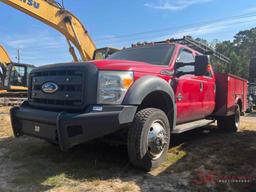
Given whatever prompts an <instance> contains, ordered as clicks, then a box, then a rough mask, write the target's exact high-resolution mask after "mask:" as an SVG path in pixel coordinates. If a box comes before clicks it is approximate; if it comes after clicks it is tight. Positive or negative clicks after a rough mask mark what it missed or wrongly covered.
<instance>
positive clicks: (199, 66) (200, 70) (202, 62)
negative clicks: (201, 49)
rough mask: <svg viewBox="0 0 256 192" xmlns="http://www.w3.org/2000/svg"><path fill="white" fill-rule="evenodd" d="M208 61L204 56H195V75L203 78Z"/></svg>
mask: <svg viewBox="0 0 256 192" xmlns="http://www.w3.org/2000/svg"><path fill="white" fill-rule="evenodd" d="M208 65H209V59H208V56H206V55H197V56H196V58H195V75H196V76H203V75H205V74H206V73H207V68H208Z"/></svg>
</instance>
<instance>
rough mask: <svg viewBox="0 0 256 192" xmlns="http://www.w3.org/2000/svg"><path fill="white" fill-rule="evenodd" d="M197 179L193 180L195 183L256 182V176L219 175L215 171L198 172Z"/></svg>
mask: <svg viewBox="0 0 256 192" xmlns="http://www.w3.org/2000/svg"><path fill="white" fill-rule="evenodd" d="M196 175H197V179H195V180H193V181H192V182H193V183H194V184H195V185H216V184H220V183H253V182H256V176H238V175H225V176H217V175H216V174H215V173H213V172H203V171H198V172H196Z"/></svg>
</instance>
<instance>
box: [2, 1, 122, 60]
mask: <svg viewBox="0 0 256 192" xmlns="http://www.w3.org/2000/svg"><path fill="white" fill-rule="evenodd" d="M0 2H3V3H5V4H7V5H9V6H11V7H13V8H15V9H18V10H20V11H22V12H24V13H25V14H28V15H30V16H32V17H34V18H36V19H38V20H40V21H42V22H43V23H45V24H47V25H49V26H51V27H53V28H54V29H56V30H58V31H59V32H60V33H62V34H63V35H64V36H65V37H66V39H67V42H68V45H69V52H70V53H71V55H72V57H73V60H74V61H75V62H77V61H79V59H78V57H77V55H76V53H75V50H74V48H73V47H72V44H73V45H74V46H75V47H76V48H77V50H78V51H79V53H80V57H81V60H82V61H87V60H92V59H95V58H97V59H105V57H106V56H108V55H109V54H112V53H114V52H115V51H117V50H118V49H115V48H109V47H106V48H101V49H98V50H97V49H96V46H95V44H94V42H93V41H92V39H91V38H90V36H89V34H88V32H87V30H86V29H85V27H84V26H83V24H82V23H81V22H80V21H79V19H78V18H77V17H76V16H74V15H73V14H72V13H70V12H69V11H67V10H66V9H64V7H62V6H61V5H60V4H59V3H57V2H56V1H54V0H0Z"/></svg>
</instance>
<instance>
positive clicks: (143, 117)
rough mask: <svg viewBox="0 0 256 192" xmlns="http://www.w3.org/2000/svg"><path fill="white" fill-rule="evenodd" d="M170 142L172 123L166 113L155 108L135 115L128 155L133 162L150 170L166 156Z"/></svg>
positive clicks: (129, 136) (129, 139)
mask: <svg viewBox="0 0 256 192" xmlns="http://www.w3.org/2000/svg"><path fill="white" fill-rule="evenodd" d="M169 143H170V125H169V120H168V118H167V116H166V114H165V113H164V112H163V111H161V110H159V109H155V108H146V109H143V110H141V111H139V112H137V114H136V115H135V118H134V122H133V124H132V126H131V128H130V129H129V133H128V155H129V158H130V161H131V163H132V164H133V165H134V166H135V167H137V168H139V169H142V170H145V171H150V170H152V169H153V168H156V167H157V166H159V165H160V164H161V163H162V162H163V161H164V160H165V158H166V154H167V151H168V149H169Z"/></svg>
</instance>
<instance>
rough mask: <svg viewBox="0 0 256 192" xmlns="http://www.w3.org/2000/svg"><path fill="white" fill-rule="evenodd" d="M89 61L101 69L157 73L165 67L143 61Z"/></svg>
mask: <svg viewBox="0 0 256 192" xmlns="http://www.w3.org/2000/svg"><path fill="white" fill-rule="evenodd" d="M91 62H92V63H93V64H94V65H96V66H97V68H98V69H101V70H117V71H118V70H120V71H134V72H144V73H157V74H159V73H160V71H161V70H163V69H166V67H167V66H162V65H152V64H149V63H144V62H137V61H126V60H97V61H96V60H95V61H91Z"/></svg>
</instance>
